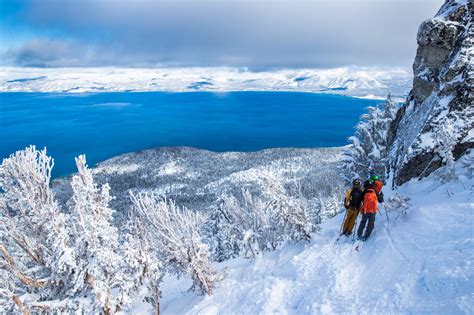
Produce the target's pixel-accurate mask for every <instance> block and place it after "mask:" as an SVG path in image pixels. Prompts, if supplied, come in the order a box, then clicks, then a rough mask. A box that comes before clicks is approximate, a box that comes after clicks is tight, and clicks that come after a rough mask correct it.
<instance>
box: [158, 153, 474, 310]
mask: <svg viewBox="0 0 474 315" xmlns="http://www.w3.org/2000/svg"><path fill="white" fill-rule="evenodd" d="M457 171H458V175H460V179H461V180H462V184H461V183H460V182H455V183H450V184H448V185H450V186H451V188H452V190H453V191H455V195H454V196H452V197H448V196H447V193H446V186H444V185H443V186H441V185H440V184H439V182H438V181H437V180H436V177H437V175H436V174H433V175H432V176H430V177H429V178H427V179H424V180H422V181H415V180H413V181H410V182H409V183H407V184H405V185H404V186H402V187H400V188H399V190H398V191H396V193H398V194H402V195H405V196H408V197H410V198H411V201H410V204H411V207H410V209H409V212H408V214H406V215H405V216H401V217H399V218H398V219H397V220H395V218H396V217H397V213H396V212H389V214H388V215H389V218H390V221H387V219H386V216H385V213H384V211H383V210H382V213H381V214H382V215H377V219H376V228H375V234H373V236H372V237H371V239H369V240H368V241H367V243H365V244H364V246H363V247H362V249H361V250H360V251H359V252H357V251H355V250H354V245H353V244H352V242H351V241H342V242H341V241H340V243H339V244H334V240H335V238H336V236H337V235H338V232H339V227H340V224H341V221H342V219H343V214H339V215H338V216H336V217H334V218H332V219H330V220H328V221H326V222H324V223H323V224H322V225H321V227H322V233H321V234H320V235H318V236H315V237H314V238H313V240H312V241H311V243H310V244H306V245H304V244H298V245H296V246H295V245H291V244H289V245H287V246H284V247H283V248H281V249H279V250H277V251H275V252H272V253H268V254H265V255H263V256H259V257H257V259H256V260H245V259H242V258H239V259H234V260H230V261H227V262H224V263H221V264H220V268H221V269H224V270H226V272H227V278H226V279H225V280H224V281H223V282H222V283H220V285H219V286H218V288H217V290H216V291H215V293H214V295H212V296H206V297H203V296H199V295H196V294H194V293H189V292H188V293H183V292H185V290H186V289H187V288H189V283H187V282H186V281H185V280H178V281H177V280H176V279H175V278H171V277H170V278H167V279H166V280H165V282H164V284H163V285H162V290H163V299H162V303H161V305H162V311H163V313H164V314H183V313H187V314H229V313H239V314H262V313H264V314H320V313H322V314H325V313H352V314H367V313H372V314H374V313H375V314H387V313H414V314H463V313H464V314H472V313H473V312H474V284H473V283H474V265H473V261H474V246H473V245H474V244H473V241H474V234H473V226H474V225H473V224H474V199H473V198H474V195H473V187H474V180H473V178H472V173H471V174H469V173H467V171H465V170H462V169H461V164H460V163H459V162H458V168H457ZM386 193H387V194H390V193H389V192H388V191H386Z"/></svg>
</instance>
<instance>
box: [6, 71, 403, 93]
mask: <svg viewBox="0 0 474 315" xmlns="http://www.w3.org/2000/svg"><path fill="white" fill-rule="evenodd" d="M410 80H411V74H410V72H409V71H408V69H403V68H374V67H372V68H362V67H341V68H334V69H299V70H279V71H262V72H253V71H249V70H246V69H236V68H227V67H222V68H158V69H154V68H15V67H13V68H9V67H4V68H0V91H1V92H70V93H80V92H113V91H169V92H184V91H196V90H198V91H216V92H226V91H300V92H314V93H333V94H341V95H348V96H357V97H367V98H385V97H386V96H387V94H388V93H389V92H390V93H392V95H393V96H394V97H397V98H404V97H405V96H406V95H407V93H408V91H409V89H410Z"/></svg>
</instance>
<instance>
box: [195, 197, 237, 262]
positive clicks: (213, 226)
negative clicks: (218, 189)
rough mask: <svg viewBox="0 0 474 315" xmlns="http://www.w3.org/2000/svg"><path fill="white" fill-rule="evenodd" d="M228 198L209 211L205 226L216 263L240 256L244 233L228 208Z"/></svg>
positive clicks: (221, 199)
mask: <svg viewBox="0 0 474 315" xmlns="http://www.w3.org/2000/svg"><path fill="white" fill-rule="evenodd" d="M226 200H227V198H226V197H225V196H224V198H220V199H219V200H218V201H217V205H216V206H214V207H212V208H211V209H210V210H209V214H208V217H207V219H206V220H205V223H204V225H203V230H204V233H205V235H206V240H207V242H208V243H209V246H210V250H211V255H212V257H213V259H214V260H215V261H224V260H227V259H230V258H235V257H237V256H239V253H240V242H241V240H242V232H241V231H240V230H239V228H238V226H237V225H236V224H235V222H234V221H233V217H232V216H231V215H230V214H229V213H228V211H227V210H228V207H226Z"/></svg>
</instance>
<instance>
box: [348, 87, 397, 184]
mask: <svg viewBox="0 0 474 315" xmlns="http://www.w3.org/2000/svg"><path fill="white" fill-rule="evenodd" d="M367 110H368V112H367V113H366V114H364V115H362V116H361V117H360V121H359V123H358V124H357V126H356V127H355V129H356V131H355V134H354V135H353V136H351V137H349V142H350V145H349V148H348V149H347V150H346V151H345V152H344V153H343V155H344V156H343V165H342V167H341V171H342V172H343V174H342V177H343V178H344V179H345V180H347V181H349V182H350V181H352V180H353V179H356V178H358V179H366V178H368V177H369V174H370V173H371V172H373V173H376V174H380V175H381V176H383V177H385V176H386V157H387V153H388V152H387V150H388V148H387V131H388V130H389V128H390V124H391V122H392V121H393V119H394V118H395V116H396V113H397V110H398V104H397V103H396V102H395V101H394V100H392V98H391V97H390V94H389V95H388V97H387V99H386V100H385V101H384V102H383V103H382V104H380V105H378V106H377V107H368V108H367Z"/></svg>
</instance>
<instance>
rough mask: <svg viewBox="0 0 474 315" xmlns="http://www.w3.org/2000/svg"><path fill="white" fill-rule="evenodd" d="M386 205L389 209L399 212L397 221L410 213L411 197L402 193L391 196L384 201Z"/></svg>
mask: <svg viewBox="0 0 474 315" xmlns="http://www.w3.org/2000/svg"><path fill="white" fill-rule="evenodd" d="M384 207H385V209H386V210H387V211H391V212H395V213H396V214H397V216H396V218H395V221H396V220H397V219H398V218H400V217H402V216H405V215H407V214H408V212H409V210H410V208H411V204H410V198H408V197H406V196H401V195H395V196H391V197H390V198H388V200H386V201H385V202H384Z"/></svg>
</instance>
